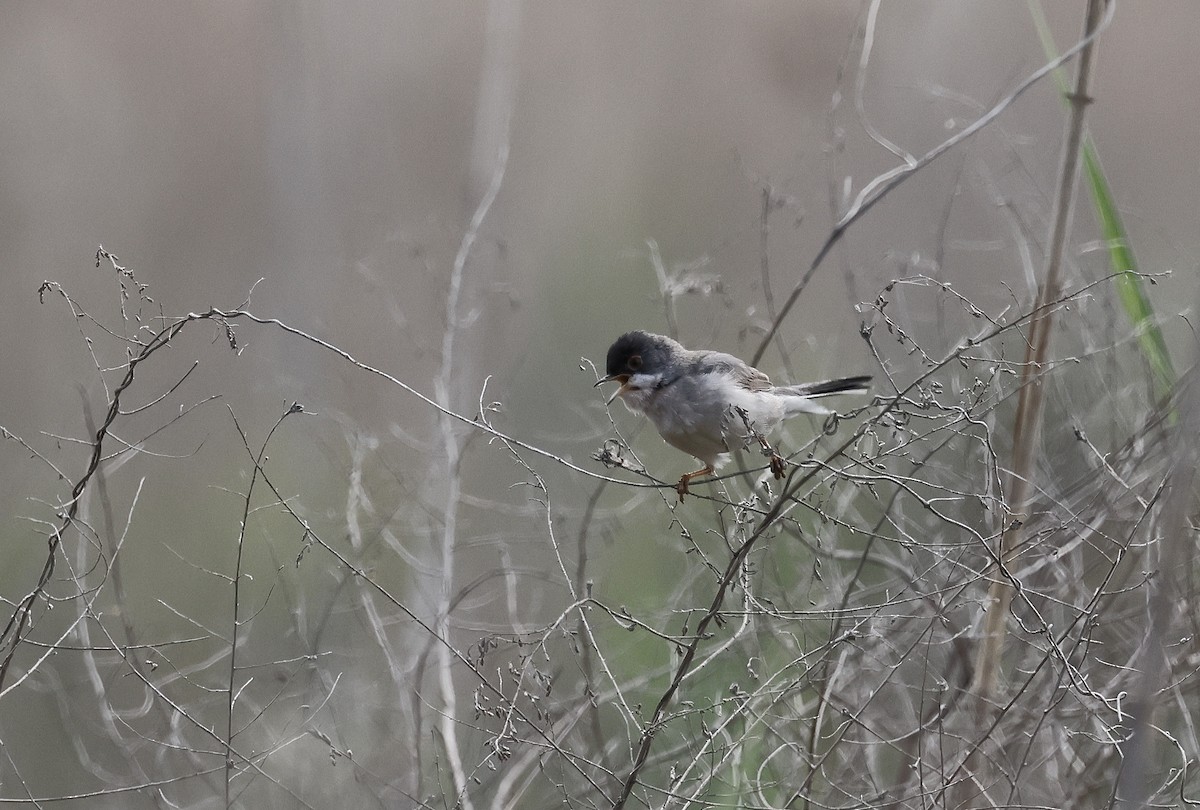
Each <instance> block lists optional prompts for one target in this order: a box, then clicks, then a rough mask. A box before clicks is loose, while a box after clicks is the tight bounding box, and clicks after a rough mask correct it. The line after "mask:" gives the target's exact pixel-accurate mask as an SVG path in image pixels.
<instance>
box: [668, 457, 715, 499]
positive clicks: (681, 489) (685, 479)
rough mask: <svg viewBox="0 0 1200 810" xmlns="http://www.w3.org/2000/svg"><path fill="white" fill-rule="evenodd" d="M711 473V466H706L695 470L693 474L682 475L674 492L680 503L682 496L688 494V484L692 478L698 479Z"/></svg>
mask: <svg viewBox="0 0 1200 810" xmlns="http://www.w3.org/2000/svg"><path fill="white" fill-rule="evenodd" d="M713 472H714V470H713V468H712V466H711V465H708V464H706V465H704V467H703V468H701V469H699V470H696V471H695V472H690V473H684V475H683V476H682V477H680V479H679V483H678V484H676V485H675V492H677V493H678V494H679V500H680V501H681V502H682V501H683V496H684V495H687V494H688V484H689V483H691V480H692V479H693V478H699V477H700V476H701V475H709V474H711V473H713Z"/></svg>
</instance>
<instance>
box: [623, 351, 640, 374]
mask: <svg viewBox="0 0 1200 810" xmlns="http://www.w3.org/2000/svg"><path fill="white" fill-rule="evenodd" d="M625 365H627V366H629V367H630V368H631V369H633V370H634V371H637V370H638V369H639V368H641V367H642V356H641V355H640V354H635V355H634V356H633V357H630V358H629V360H628V361H626V363H625Z"/></svg>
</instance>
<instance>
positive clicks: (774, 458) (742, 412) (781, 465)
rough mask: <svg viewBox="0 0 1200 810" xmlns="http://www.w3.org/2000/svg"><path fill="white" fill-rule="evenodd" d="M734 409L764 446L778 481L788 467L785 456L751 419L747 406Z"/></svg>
mask: <svg viewBox="0 0 1200 810" xmlns="http://www.w3.org/2000/svg"><path fill="white" fill-rule="evenodd" d="M734 411H735V412H736V413H737V415H738V416H740V417H741V418H742V424H744V425H745V426H746V430H748V431H749V432H750V435H751V436H753V437H754V438H755V439H757V440H758V443H759V444H760V445H761V446H762V451H763V455H764V456H767V457H769V458H770V459H771V474H772V475H774V476H775V480H776V481H778V480H779V479H780V478H783V476H784V471H785V470H786V469H787V462H786V461H784V459H783V456H781V455H779V453H777V452H776V451H775V448H774V447H772V446H771V443H770V442H768V441H767V437H766V436H764V435H763V434H762V431H760V430H759V429H758V428H756V427H755V426H754V423H753V422H751V421H750V414H749V413H747V411H746V409H745V408H738V407H737V406H734Z"/></svg>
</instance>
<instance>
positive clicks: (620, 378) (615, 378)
mask: <svg viewBox="0 0 1200 810" xmlns="http://www.w3.org/2000/svg"><path fill="white" fill-rule="evenodd" d="M606 382H619V383H620V384H621V387H620V388H618V389H617V390H616V391H613V395H612V396H611V397H609V398H608V400H607V401H606V402H605V403H604V404H605V405H612V404H613V400H615V399H616V398H617V397H619V396H621V394H624V393H625V392H626V391H628V390H629V375H628V374H609V375H607V376H605V377H601V378H600V379H598V380H596V384H595V385H593V386H592V387H593V388H599V387H600V386H601V385H603V384H604V383H606Z"/></svg>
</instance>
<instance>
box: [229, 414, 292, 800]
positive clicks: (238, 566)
mask: <svg viewBox="0 0 1200 810" xmlns="http://www.w3.org/2000/svg"><path fill="white" fill-rule="evenodd" d="M227 407H228V406H227ZM302 410H303V409H302V408H301V407H300V406H299V405H297V404H293V405H292V406H291V407H290V408H288V409H287V410H286V411H284V412H283V415H282V416H280V417H279V419H278V420H276V422H275V424H274V425H272V426H271V429H270V430H269V431H268V432H267V437H266V438H265V439H263V443H262V446H261V447H260V448H259V450H258V453H257V454H255V455H254V471H253V472H252V473H251V474H250V483H249V485H248V486H247V487H246V497H245V498H243V499H242V515H241V518H240V519H239V521H238V538H237V559H236V562H235V563H234V570H233V583H232V584H233V594H232V597H233V627H231V628H230V631H229V680H228V682H227V683H226V684H225V711H226V713H225V748H226V749H227V750H230V751H232V750H233V738H234V737H236V736H237V731H235V730H234V726H233V707H234V705H235V704H236V702H237V695H238V693H239V692H240V691H241V689H240V687H239V686H238V683H237V674H238V665H237V662H238V643H239V640H240V638H241V632H240V631H241V627H242V619H241V607H242V599H241V586H242V556H243V554H244V552H245V550H246V526H247V525H248V524H249V521H250V503H251V500H252V499H253V496H254V485H255V484H256V483H258V478H259V473H260V472H261V471H262V463H263V459H264V457H265V456H266V453H267V445H268V444H270V442H271V437H272V436H274V435H275V431H276V430H278V429H279V426H280V425H281V424H283V420H284V419H286V418H287V417H289V416H291V415H292V414H294V413H301V412H302ZM229 415H230V417H231V418H232V419H233V425H234V427H235V428H236V429H237V432H238V435H239V436H240V437H241V439H242V443H243V444H244V445H245V446H246V449H247V450H249V449H250V444H249V439H248V438H247V437H246V432H245V431H244V430H242V426H241V424H239V423H238V420H237V416H235V415H234V413H233V409H232V408H230V409H229ZM235 764H236V761H235V760H234V758H233V757H231V756H227V757H226V758H225V806H226V807H232V806H233V794H232V792H231V791H232V788H233V777H234V776H235V775H236V774H235V772H234V765H235Z"/></svg>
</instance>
